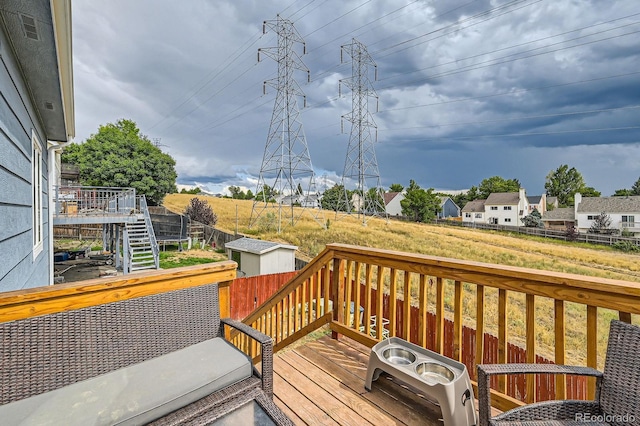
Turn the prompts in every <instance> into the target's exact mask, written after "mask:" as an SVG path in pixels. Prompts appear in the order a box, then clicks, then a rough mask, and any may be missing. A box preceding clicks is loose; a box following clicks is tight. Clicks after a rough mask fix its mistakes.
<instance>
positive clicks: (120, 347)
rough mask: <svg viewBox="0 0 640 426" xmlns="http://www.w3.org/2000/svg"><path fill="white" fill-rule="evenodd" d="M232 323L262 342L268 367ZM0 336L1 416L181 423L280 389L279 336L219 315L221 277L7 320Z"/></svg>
mask: <svg viewBox="0 0 640 426" xmlns="http://www.w3.org/2000/svg"><path fill="white" fill-rule="evenodd" d="M225 326H229V327H233V328H235V329H236V330H239V331H240V332H242V333H245V334H246V335H248V336H250V337H251V338H253V339H255V340H257V341H258V342H259V343H260V345H261V348H262V368H261V370H262V372H261V373H259V372H258V371H257V370H256V369H255V368H254V366H253V363H252V361H251V359H250V358H249V357H248V356H246V355H245V354H243V353H242V352H241V351H239V350H238V349H237V348H235V347H234V346H233V345H231V344H230V343H229V342H228V341H226V340H225V339H224V332H225ZM0 342H1V345H0V419H2V421H1V423H2V424H8V425H11V424H21V425H22V424H24V425H28V424H37V425H41V424H52V425H58V424H65V425H73V424H77V425H86V424H94V425H99V424H103V425H112V424H123V425H124V424H146V423H149V422H154V424H158V425H169V424H183V423H190V422H191V420H192V419H194V418H198V417H201V416H202V414H203V413H205V412H206V413H209V414H211V411H215V410H217V409H218V407H224V409H225V410H227V411H228V410H229V409H230V407H231V408H232V407H233V402H234V400H236V399H237V400H238V401H241V400H244V401H246V394H248V393H255V392H259V393H260V394H261V395H264V396H266V397H267V398H270V399H271V398H272V397H273V358H272V357H273V342H272V339H271V338H270V337H268V336H266V335H264V334H262V333H260V332H258V331H257V330H254V329H252V328H250V327H248V326H246V325H245V324H242V323H240V322H238V321H233V320H229V319H220V314H219V303H218V286H217V284H210V285H203V286H199V287H192V288H187V289H182V290H175V291H170V292H166V293H161V294H154V295H151V296H145V297H139V298H135V299H129V300H123V301H119V302H113V303H107V304H103V305H98V306H92V307H88V308H83V309H77V310H73V311H67V312H59V313H55V314H48V315H42V316H37V317H33V318H28V319H23V320H18V321H11V322H6V323H1V324H0ZM221 414H224V413H221ZM210 417H211V415H209V418H210Z"/></svg>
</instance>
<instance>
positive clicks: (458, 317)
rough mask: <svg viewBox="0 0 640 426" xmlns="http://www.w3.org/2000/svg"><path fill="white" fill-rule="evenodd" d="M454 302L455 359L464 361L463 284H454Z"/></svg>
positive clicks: (457, 282)
mask: <svg viewBox="0 0 640 426" xmlns="http://www.w3.org/2000/svg"><path fill="white" fill-rule="evenodd" d="M454 289H455V294H454V300H453V359H455V360H456V361H461V360H462V282H460V281H456V282H455V283H454Z"/></svg>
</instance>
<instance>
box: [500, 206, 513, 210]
mask: <svg viewBox="0 0 640 426" xmlns="http://www.w3.org/2000/svg"><path fill="white" fill-rule="evenodd" d="M502 210H511V206H504V207H503V208H502Z"/></svg>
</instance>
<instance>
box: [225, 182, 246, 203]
mask: <svg viewBox="0 0 640 426" xmlns="http://www.w3.org/2000/svg"><path fill="white" fill-rule="evenodd" d="M229 192H230V193H231V198H234V199H237V200H244V199H245V198H246V195H245V193H244V191H243V190H242V189H241V188H240V187H239V186H234V185H231V186H230V187H229Z"/></svg>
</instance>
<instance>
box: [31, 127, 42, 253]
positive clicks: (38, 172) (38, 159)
mask: <svg viewBox="0 0 640 426" xmlns="http://www.w3.org/2000/svg"><path fill="white" fill-rule="evenodd" d="M31 197H32V199H31V201H32V203H31V206H32V209H33V212H32V220H33V227H32V229H31V230H32V232H33V259H34V260H35V259H36V258H37V257H38V255H39V254H40V253H42V250H44V236H43V233H44V223H43V220H42V146H41V145H40V141H38V137H37V136H36V132H35V131H34V130H33V129H32V130H31Z"/></svg>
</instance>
